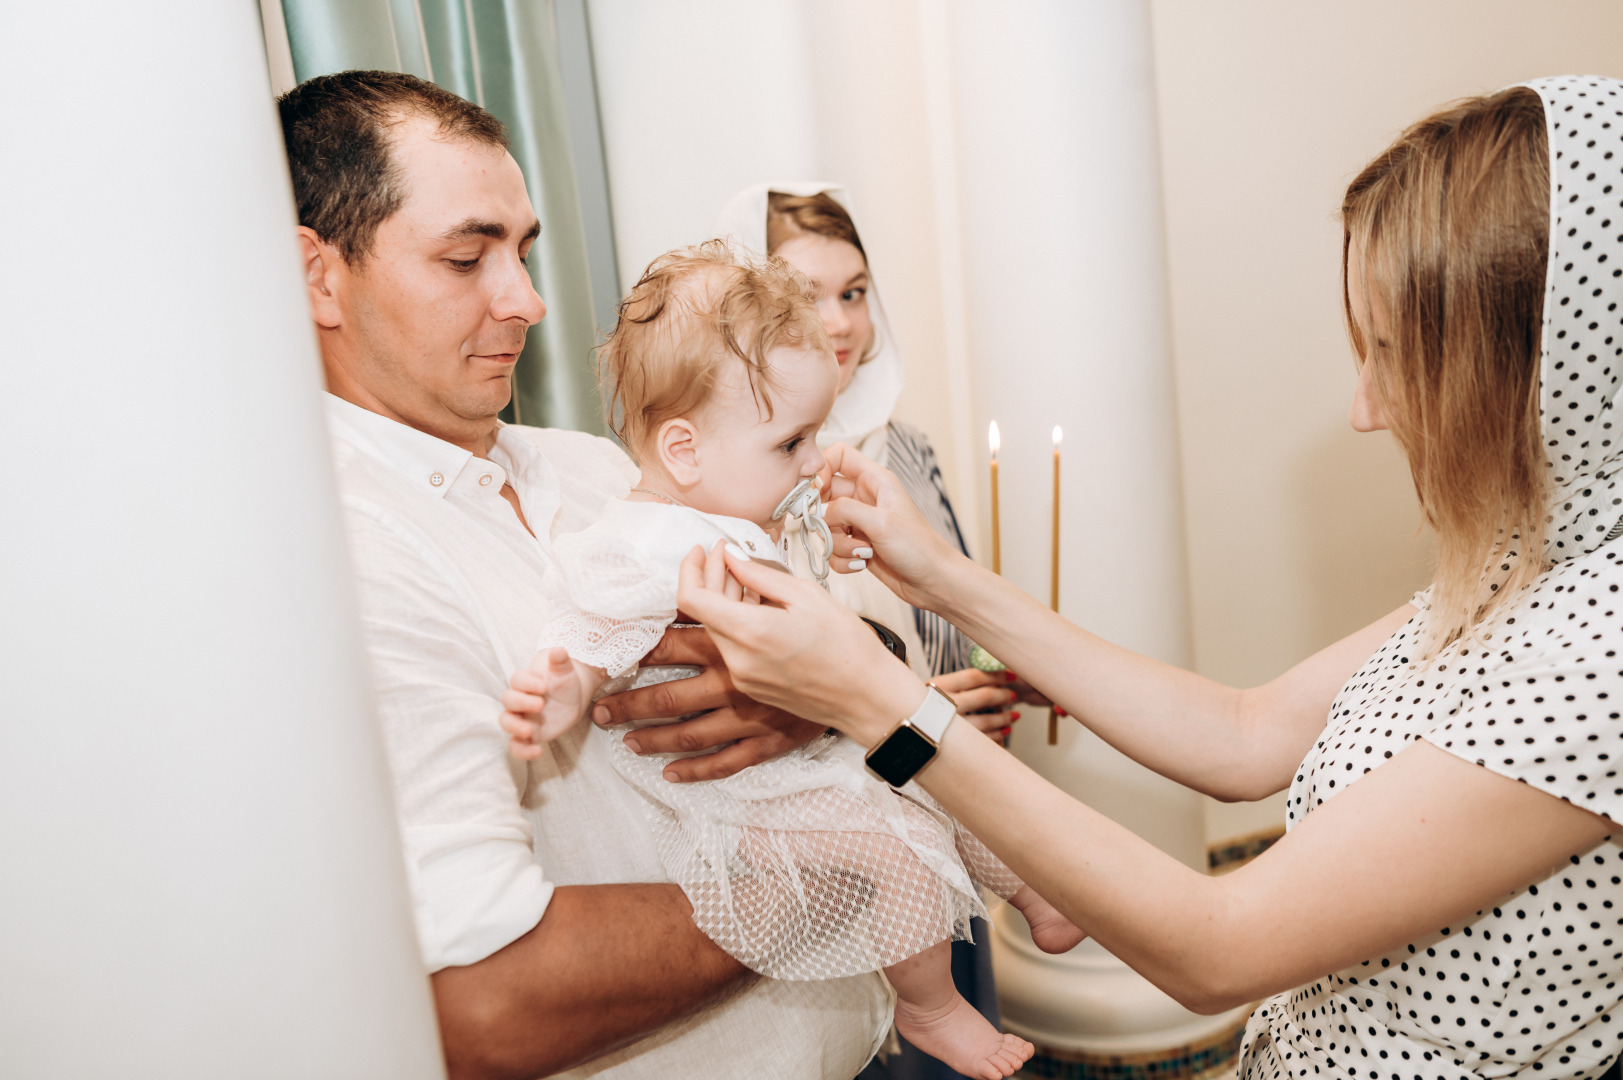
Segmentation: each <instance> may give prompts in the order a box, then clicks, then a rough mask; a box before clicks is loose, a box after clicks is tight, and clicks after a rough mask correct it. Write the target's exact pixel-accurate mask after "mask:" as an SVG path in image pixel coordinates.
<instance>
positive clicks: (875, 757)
mask: <svg viewBox="0 0 1623 1080" xmlns="http://www.w3.org/2000/svg"><path fill="white" fill-rule="evenodd" d="M935 749H936V748H935V743H933V742H931V741H930V740H929V739H927V738H925V737H924V736H923V735H922V734H920V733H919V732H918V731H916V730H915V729H914V728H913V726H912V725H911V724H903V725H902V726H901V727H899V728H897V729H896V730H895V731H893V732H891V734H890V738H888V739H886V740H885V741H884V742H882V743H880V744H879V745H878V746H876V747H874V748H873V749H872V750H870V751H869V752H868V768H870V769H872V770H873V771H874V775H876V776H878V777H879V779H881V780H883V781H884V782H885V783H887V784H889V785H890V786H891V787H901V786H902V785H903V784H905V783H907V782H908V781H909V780H911V779H913V775H914V774H915V773H917V772H918V771H919V770H920V769H922V768H924V766H926V765H928V764H929V763H930V759H931V758H933V757H935Z"/></svg>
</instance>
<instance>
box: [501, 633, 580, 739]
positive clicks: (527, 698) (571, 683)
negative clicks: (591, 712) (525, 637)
mask: <svg viewBox="0 0 1623 1080" xmlns="http://www.w3.org/2000/svg"><path fill="white" fill-rule="evenodd" d="M584 696H585V695H584V691H583V688H582V686H581V680H580V678H579V676H577V675H576V673H575V665H574V664H573V662H571V661H570V659H569V653H568V652H566V651H565V650H563V649H544V650H542V651H541V652H539V653H537V654H536V656H535V659H534V660H532V661H530V666H529V667H527V668H524V669H523V670H521V671H515V672H513V677H512V678H511V679H509V680H508V681H507V693H505V694H503V695H502V708H503V709H506V710H507V711H506V712H504V713H502V716H501V725H502V730H503V731H505V732H507V733H508V734H509V735H511V736H512V737H513V738H512V739H511V740H510V741H509V742H508V744H507V746H508V750H509V751H510V752H511V753H512V755H513V756H514V757H516V758H518V759H519V760H521V761H530V760H532V759H534V758H537V757H540V756H541V744H542V743H547V742H551V741H552V740H553V739H556V738H557V737H558V736H560V735H562V734H563V733H564V732H566V731H568V730H569V729H570V728H571V727H573V726H574V724H575V721H577V720H579V719H580V718H581V714H582V712H584V706H585V702H584V700H583V698H584Z"/></svg>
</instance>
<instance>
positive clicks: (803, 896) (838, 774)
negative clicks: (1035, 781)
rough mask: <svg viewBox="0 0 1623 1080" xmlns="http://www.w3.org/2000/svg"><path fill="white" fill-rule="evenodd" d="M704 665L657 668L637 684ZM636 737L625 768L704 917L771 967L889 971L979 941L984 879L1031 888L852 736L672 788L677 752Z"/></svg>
mask: <svg viewBox="0 0 1623 1080" xmlns="http://www.w3.org/2000/svg"><path fill="white" fill-rule="evenodd" d="M692 673H693V669H691V668H689V669H664V671H661V669H653V668H648V669H642V671H641V673H640V674H641V678H640V679H639V680H638V681H639V683H641V684H644V685H646V684H649V683H652V682H655V681H665V679H667V678H681V677H685V676H686V675H688V674H692ZM662 676H663V677H662ZM627 681H629V680H627ZM616 682H621V681H620V680H616ZM613 688H614V689H620V688H624V684H623V683H622V685H621V686H616V687H613ZM605 690H606V691H610V688H609V687H605ZM611 692H612V691H611ZM623 733H624V732H623V730H622V731H620V732H618V733H615V734H613V735H611V739H610V741H611V745H612V748H613V749H612V752H611V757H612V760H613V762H614V766H615V768H616V769H617V770H618V771H619V773H620V775H621V776H623V777H624V778H625V779H626V780H627V781H628V782H629V783H630V784H631V786H632V787H633V788H635V789H636V790H637V791H638V792H639V793H640V794H641V795H642V797H643V799H644V801H645V803H646V806H647V810H648V815H649V818H650V821H651V823H652V825H653V832H654V838H655V842H656V845H657V847H658V849H659V854H660V858H661V860H662V861H663V863H664V867H665V871H666V873H667V874H668V875H669V877H670V880H671V881H673V882H675V883H676V884H677V885H679V886H681V888H682V891H683V892H684V893H686V895H687V897H688V900H689V901H690V902H691V903H692V905H693V918H694V922H695V923H697V924H698V926H699V928H700V929H701V930H703V931H704V933H705V934H706V935H707V936H708V937H709V938H710V939H711V940H712V941H714V942H715V943H716V944H717V945H719V946H720V947H721V948H722V949H724V950H726V952H728V953H729V954H730V955H732V956H733V957H735V958H736V959H737V960H738V961H739V962H740V963H742V964H744V965H745V966H746V967H748V968H750V969H751V970H753V971H757V972H759V973H760V974H762V975H765V976H768V977H770V978H774V979H790V980H806V979H834V978H841V977H844V976H848V975H856V974H860V973H862V972H867V971H876V970H879V969H881V968H884V967H888V966H889V965H891V964H894V963H896V962H897V961H900V960H904V959H906V958H907V957H910V956H914V955H917V954H918V953H920V952H922V951H923V950H924V949H926V948H928V947H929V946H931V945H934V944H937V943H938V942H942V941H949V940H952V939H955V938H966V939H967V938H968V937H969V920H970V919H971V918H972V917H974V916H977V915H984V914H985V908H984V906H983V905H982V903H981V898H980V895H979V893H978V892H977V890H976V888H975V886H976V885H977V884H979V885H981V886H984V887H985V888H987V889H989V890H990V891H992V892H993V893H995V894H996V895H998V896H1001V897H1004V898H1008V897H1009V896H1012V895H1013V894H1014V892H1015V891H1016V890H1018V889H1019V888H1020V884H1021V883H1020V879H1019V878H1018V877H1016V876H1015V875H1014V874H1013V873H1012V872H1011V871H1010V870H1009V869H1008V868H1007V867H1006V866H1004V865H1003V864H1002V862H1001V861H999V860H998V859H997V858H996V856H994V855H992V854H991V852H989V851H988V850H987V849H986V848H985V846H984V845H982V844H981V843H980V842H979V841H978V840H976V839H975V838H974V836H973V835H971V834H970V833H969V832H968V831H967V830H965V829H963V828H962V827H961V826H959V825H958V823H957V822H956V821H954V820H953V819H952V818H951V817H950V816H949V815H948V814H947V813H945V812H944V811H943V810H942V809H941V808H940V807H939V806H938V805H937V804H936V803H935V802H934V800H932V799H931V798H930V797H929V796H928V795H926V794H925V793H924V792H923V791H922V790H921V789H919V788H918V787H917V785H913V784H909V785H908V786H907V787H906V788H904V789H902V790H901V791H897V790H895V789H893V788H891V787H890V786H889V785H888V784H886V783H884V782H883V781H881V780H879V779H877V778H875V777H874V776H873V775H871V774H870V773H869V772H868V771H867V769H866V768H865V767H864V765H863V760H862V758H863V753H864V752H863V749H862V747H860V746H859V745H857V744H856V743H854V742H852V741H851V740H849V739H847V738H845V737H843V736H833V735H825V736H822V737H820V738H818V739H816V740H814V741H812V742H811V743H809V744H808V745H806V746H804V747H801V748H800V749H797V750H793V751H790V752H789V753H787V754H784V755H782V756H781V757H778V758H774V759H773V760H771V761H767V762H763V763H761V764H759V765H756V766H754V767H752V768H748V769H745V770H744V771H743V772H740V773H738V774H736V775H734V776H730V777H727V778H725V779H722V780H711V781H701V782H699V783H687V784H673V783H671V782H670V781H668V780H666V779H665V778H664V776H663V775H662V773H663V770H664V768H665V766H666V765H667V764H669V763H670V761H671V759H672V757H674V756H676V755H668V754H652V755H647V756H641V755H638V754H635V753H632V752H631V751H630V750H629V749H628V748H627V747H626V746H625V743H624V741H623V738H622V735H623Z"/></svg>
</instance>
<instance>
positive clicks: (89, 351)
mask: <svg viewBox="0 0 1623 1080" xmlns="http://www.w3.org/2000/svg"><path fill="white" fill-rule="evenodd" d="M256 21H257V12H256V10H255V8H254V7H253V6H252V5H248V4H241V3H239V4H221V3H218V2H217V0H171V2H170V3H167V4H163V5H157V6H153V5H132V4H127V3H120V2H114V0H87V2H85V3H78V4H8V5H3V6H0V92H3V93H4V96H5V98H6V100H8V101H10V102H13V103H16V106H17V107H15V108H13V109H12V110H11V111H10V113H9V115H8V119H7V126H6V160H7V166H6V168H5V169H3V170H0V207H3V208H4V209H3V210H0V213H3V214H4V215H5V220H6V237H7V241H8V243H9V244H10V245H11V247H12V253H13V257H11V258H8V259H6V260H5V261H4V262H3V263H0V371H3V372H4V379H5V387H4V393H3V394H0V460H4V461H5V462H6V463H7V465H8V478H7V484H6V505H5V522H6V528H5V529H4V530H0V612H4V617H3V618H0V657H3V660H0V715H3V716H4V718H5V719H4V723H3V724H0V858H3V861H4V870H3V872H0V911H3V912H4V918H3V919H0V958H3V962H4V966H5V975H4V980H5V990H4V991H3V993H0V1075H4V1076H8V1077H28V1078H30V1080H51V1078H55V1077H61V1078H64V1080H69V1078H71V1080H77V1078H81V1077H89V1076H108V1077H112V1076H130V1077H137V1076H139V1077H156V1076H162V1077H172V1078H176V1080H189V1078H197V1080H215V1078H217V1077H221V1076H232V1077H244V1078H252V1077H263V1078H266V1080H273V1078H274V1080H282V1078H286V1077H293V1076H297V1077H310V1078H327V1077H330V1078H333V1080H339V1078H343V1080H352V1078H368V1077H376V1078H378V1080H384V1078H389V1080H396V1078H403V1077H414V1078H428V1077H434V1076H443V1075H444V1072H443V1068H442V1065H441V1063H440V1055H439V1046H438V1042H437V1038H436V1035H435V1025H434V1013H433V1007H432V1004H431V1001H430V997H429V989H428V980H427V978H426V977H425V975H424V972H423V967H422V961H421V959H420V956H419V953H418V949H417V943H416V940H415V934H414V932H413V929H412V924H411V917H410V912H409V908H408V903H407V899H406V894H405V879H404V872H403V867H402V860H401V855H400V848H399V834H398V831H397V827H396V824H395V819H394V803H393V798H392V792H391V787H390V783H389V779H388V776H387V774H386V771H385V768H384V763H383V757H382V751H381V748H380V745H379V740H378V734H377V730H376V727H375V724H374V721H373V717H372V711H371V701H370V688H369V687H368V686H367V685H366V662H365V658H364V656H363V654H362V652H361V649H360V646H359V636H358V627H357V620H356V616H355V610H354V603H353V598H352V594H351V586H350V570H349V566H348V560H347V557H346V554H345V551H344V545H343V540H342V536H341V534H340V531H339V524H338V516H337V501H336V496H335V494H334V490H333V480H332V474H331V464H330V459H329V451H328V443H327V435H326V431H325V424H324V422H323V416H322V412H321V402H320V374H319V364H318V361H317V358H316V350H315V342H314V340H313V335H312V333H311V329H310V321H309V313H308V308H307V307H306V305H305V302H304V298H303V295H302V292H301V290H300V286H299V280H300V279H299V273H298V260H297V252H296V249H295V247H294V243H293V226H294V222H295V219H294V214H293V205H292V196H291V191H290V190H289V185H288V181H287V165H286V160H285V158H284V157H283V154H282V144H281V138H280V134H279V132H278V131H277V129H276V121H275V116H274V111H273V109H272V106H271V103H270V93H269V91H270V87H269V85H268V83H267V78H266V69H265V62H264V55H265V54H264V50H263V46H262V44H261V41H260V31H259V28H258V26H257V25H256Z"/></svg>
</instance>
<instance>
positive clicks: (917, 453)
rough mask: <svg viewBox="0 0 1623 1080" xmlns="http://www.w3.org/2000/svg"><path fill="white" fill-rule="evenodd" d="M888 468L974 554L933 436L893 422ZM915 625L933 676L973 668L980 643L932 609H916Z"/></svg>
mask: <svg viewBox="0 0 1623 1080" xmlns="http://www.w3.org/2000/svg"><path fill="white" fill-rule="evenodd" d="M883 464H884V465H885V467H886V468H888V469H889V470H890V471H891V472H893V473H895V474H896V478H897V479H898V480H900V481H901V482H902V487H903V488H905V489H906V491H907V494H908V495H909V496H910V497H911V498H912V499H913V504H914V505H915V506H917V507H918V508H919V511H920V512H921V513H923V514H924V520H926V521H928V522H929V523H930V525H931V527H932V528H934V529H935V531H936V532H938V533H940V534H941V535H942V536H943V537H945V538H946V539H947V540H949V541H951V542H952V543H953V544H955V545H956V546H957V547H958V550H959V551H962V552H963V553H964V554H966V555H967V554H969V546H968V545H967V544H965V543H964V534H963V532H962V531H961V530H960V529H959V528H958V515H956V514H954V513H953V512H952V501H951V500H949V499H948V498H947V488H946V484H945V483H943V481H942V479H941V465H940V464H939V463H938V462H937V461H936V457H935V449H934V448H933V447H932V446H931V445H930V439H929V437H928V436H926V435H925V434H924V432H922V431H920V430H919V429H918V428H916V427H912V426H910V425H908V424H903V423H900V422H898V421H895V420H892V421H891V422H890V424H889V425H887V427H886V429H885V460H884V462H883ZM913 625H914V627H915V628H917V630H918V632H919V640H920V641H921V642H922V643H923V644H924V655H925V657H926V658H927V659H928V660H929V664H930V674H931V675H945V674H946V673H947V672H949V671H961V670H963V669H964V668H967V667H968V666H969V651H970V650H971V649H973V648H974V647H975V643H974V642H973V641H970V640H969V639H968V638H967V637H965V636H964V635H963V633H962V632H960V631H959V630H958V628H957V627H955V626H953V625H952V624H951V623H949V622H948V621H947V620H946V619H943V618H942V617H941V616H939V615H937V614H936V613H935V612H933V611H925V610H923V609H922V608H914V609H913Z"/></svg>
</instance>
